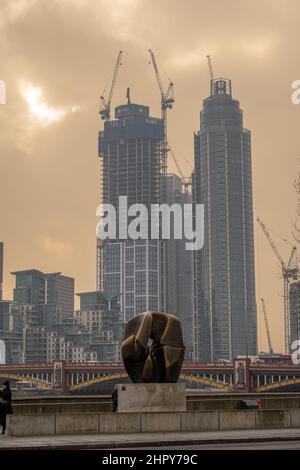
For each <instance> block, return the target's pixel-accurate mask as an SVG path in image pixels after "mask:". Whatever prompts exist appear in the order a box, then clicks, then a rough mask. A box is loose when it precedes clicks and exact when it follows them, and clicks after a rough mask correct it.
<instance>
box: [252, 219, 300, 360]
mask: <svg viewBox="0 0 300 470" xmlns="http://www.w3.org/2000/svg"><path fill="white" fill-rule="evenodd" d="M257 222H258V223H259V225H260V226H261V228H262V231H263V232H264V234H265V236H266V238H267V240H268V242H269V244H270V245H271V248H272V249H273V251H274V253H275V255H276V257H277V259H278V261H279V262H280V265H281V272H282V278H283V300H284V306H283V313H284V346H285V354H289V351H290V303H289V284H290V280H293V281H296V280H297V279H298V276H299V268H298V265H297V248H296V247H295V246H293V248H292V251H291V254H290V257H289V259H288V262H287V263H285V261H284V260H283V258H282V256H281V254H280V253H279V251H278V249H277V247H276V245H275V243H274V241H273V239H272V237H271V235H270V233H269V230H268V229H267V227H266V225H265V224H264V223H263V222H262V221H261V220H260V219H259V217H257Z"/></svg>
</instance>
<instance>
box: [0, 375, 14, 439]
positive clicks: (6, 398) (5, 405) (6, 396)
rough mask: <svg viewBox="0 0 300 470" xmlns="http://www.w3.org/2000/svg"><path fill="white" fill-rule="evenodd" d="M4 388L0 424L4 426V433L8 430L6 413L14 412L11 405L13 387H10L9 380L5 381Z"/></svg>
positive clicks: (0, 399) (1, 398)
mask: <svg viewBox="0 0 300 470" xmlns="http://www.w3.org/2000/svg"><path fill="white" fill-rule="evenodd" d="M3 385H4V388H3V390H1V391H0V424H1V426H2V434H5V430H6V415H7V414H12V406H11V399H12V396H11V389H10V387H9V381H8V380H7V381H6V382H4V384H3Z"/></svg>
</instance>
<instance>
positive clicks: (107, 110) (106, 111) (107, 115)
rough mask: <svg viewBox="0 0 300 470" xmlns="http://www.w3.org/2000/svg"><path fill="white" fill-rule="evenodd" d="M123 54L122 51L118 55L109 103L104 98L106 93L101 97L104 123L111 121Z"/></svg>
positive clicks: (100, 112)
mask: <svg viewBox="0 0 300 470" xmlns="http://www.w3.org/2000/svg"><path fill="white" fill-rule="evenodd" d="M122 54H123V51H120V52H119V54H118V58H117V62H116V65H115V69H114V74H113V79H112V83H111V87H110V92H109V95H108V99H107V101H106V99H105V97H104V96H103V95H104V93H103V95H102V96H101V97H100V111H99V114H100V116H101V119H103V120H104V121H109V119H110V105H111V100H112V97H113V94H114V91H115V86H116V82H117V77H118V72H119V68H120V65H122V62H121V59H122Z"/></svg>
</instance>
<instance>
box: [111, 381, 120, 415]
mask: <svg viewBox="0 0 300 470" xmlns="http://www.w3.org/2000/svg"><path fill="white" fill-rule="evenodd" d="M111 398H112V410H113V411H114V412H115V411H117V409H118V390H117V387H115V388H114V391H113V392H112V395H111Z"/></svg>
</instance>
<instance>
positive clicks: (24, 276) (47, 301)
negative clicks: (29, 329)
mask: <svg viewBox="0 0 300 470" xmlns="http://www.w3.org/2000/svg"><path fill="white" fill-rule="evenodd" d="M12 274H13V275H15V277H16V286H15V288H14V298H13V300H14V302H15V303H16V304H20V305H32V306H35V307H36V308H35V312H36V316H37V317H38V318H37V320H36V321H37V322H38V323H39V322H42V323H43V324H51V323H55V322H56V321H61V320H62V319H63V318H65V317H73V316H74V279H73V278H71V277H68V276H63V275H62V274H61V273H59V272H58V273H50V274H45V273H42V272H41V271H39V270H37V269H27V270H25V271H16V272H13V273H12Z"/></svg>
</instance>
